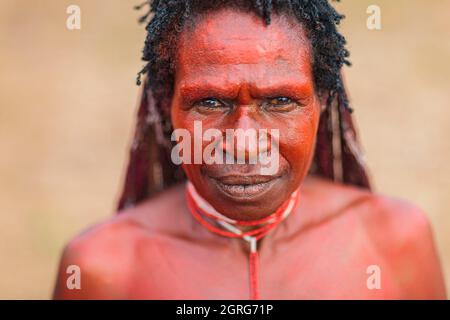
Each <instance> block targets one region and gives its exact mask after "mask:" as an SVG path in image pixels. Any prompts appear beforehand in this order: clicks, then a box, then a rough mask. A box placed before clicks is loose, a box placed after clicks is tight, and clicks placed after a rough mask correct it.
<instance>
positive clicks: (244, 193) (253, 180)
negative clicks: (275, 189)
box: [210, 175, 279, 201]
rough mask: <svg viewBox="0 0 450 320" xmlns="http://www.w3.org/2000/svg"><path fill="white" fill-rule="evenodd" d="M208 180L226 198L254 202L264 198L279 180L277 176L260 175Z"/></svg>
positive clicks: (231, 176) (232, 176)
mask: <svg viewBox="0 0 450 320" xmlns="http://www.w3.org/2000/svg"><path fill="white" fill-rule="evenodd" d="M210 178H211V179H212V180H213V181H214V183H215V185H216V186H217V188H218V189H219V190H220V191H221V192H222V193H223V194H224V195H225V196H226V197H228V198H232V199H233V200H238V201H239V200H240V201H242V200H244V201H249V200H256V198H259V197H262V196H264V194H265V193H267V192H268V191H269V190H270V189H271V187H272V186H273V185H274V184H275V183H276V182H277V180H278V179H279V177H277V176H260V175H258V176H245V175H229V176H223V177H218V178H214V177H210Z"/></svg>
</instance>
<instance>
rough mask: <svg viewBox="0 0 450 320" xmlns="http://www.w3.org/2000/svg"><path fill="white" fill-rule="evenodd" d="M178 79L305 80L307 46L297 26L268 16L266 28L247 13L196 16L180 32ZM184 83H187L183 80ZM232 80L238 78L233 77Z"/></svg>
mask: <svg viewBox="0 0 450 320" xmlns="http://www.w3.org/2000/svg"><path fill="white" fill-rule="evenodd" d="M176 60H177V64H176V73H177V78H178V77H180V76H181V77H183V78H186V77H187V78H189V77H194V78H196V77H199V76H203V77H208V76H210V77H212V78H215V77H218V76H219V77H220V76H223V74H224V73H226V74H227V79H229V80H233V79H230V78H233V77H241V78H242V77H245V76H253V77H258V78H261V77H262V78H264V77H265V78H267V76H266V75H267V74H268V73H270V75H271V78H272V79H273V78H276V77H277V76H280V77H283V76H284V77H286V76H287V75H289V76H291V77H299V78H304V77H305V76H310V70H311V55H310V43H309V40H308V39H307V37H306V34H305V32H304V29H303V27H302V25H301V24H300V23H298V22H297V21H295V20H294V19H293V18H290V17H287V16H285V15H277V14H273V15H272V22H271V24H270V25H265V23H264V22H263V19H261V18H260V17H258V16H256V15H255V14H252V13H244V12H241V11H237V10H236V9H222V10H220V11H217V12H213V13H209V14H206V15H202V16H199V17H197V18H196V19H195V21H194V22H192V24H191V25H190V26H188V27H187V28H186V29H185V30H184V32H182V33H181V36H180V40H179V43H178V50H177V59H176ZM185 80H186V79H185ZM236 80H237V79H236Z"/></svg>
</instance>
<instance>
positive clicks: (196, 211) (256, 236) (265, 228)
mask: <svg viewBox="0 0 450 320" xmlns="http://www.w3.org/2000/svg"><path fill="white" fill-rule="evenodd" d="M299 194H300V193H299V190H298V189H297V190H296V191H294V192H293V193H292V194H291V196H290V197H289V199H287V200H286V201H285V202H284V203H283V204H282V205H281V206H280V207H279V208H278V209H277V211H275V212H274V213H272V214H271V215H269V216H267V217H265V218H263V219H258V220H251V221H239V220H233V219H230V218H228V217H226V216H224V215H222V214H220V213H219V212H217V211H216V210H215V209H214V208H213V207H212V206H211V205H210V204H209V203H208V202H207V201H206V200H205V199H203V198H202V197H201V196H200V195H199V194H198V192H197V190H196V189H195V187H194V185H193V184H192V183H190V182H188V183H187V186H186V198H187V204H188V207H189V210H190V212H191V213H192V215H193V216H194V217H195V219H196V220H197V221H198V222H199V223H200V224H201V225H202V226H204V227H205V228H207V229H208V230H209V231H211V232H214V233H216V234H219V235H221V236H224V237H230V238H241V239H243V240H245V241H247V242H248V243H249V245H250V254H249V273H250V299H253V300H257V299H259V283H258V260H259V259H258V249H257V242H258V240H260V239H261V238H263V237H264V236H265V235H267V234H268V233H269V232H270V231H271V230H273V229H274V228H275V227H276V226H277V225H278V224H279V223H280V222H281V221H283V220H284V219H285V218H286V217H287V216H288V215H289V214H290V213H291V212H292V211H293V210H294V209H295V207H296V206H297V204H298V199H299ZM206 218H209V219H210V220H207V219H206ZM211 220H213V221H216V222H217V223H218V224H219V225H220V226H221V227H222V228H219V227H216V226H215V225H214V224H212V221H211ZM236 226H255V227H256V226H258V227H256V228H255V229H252V230H250V231H242V230H241V229H239V228H237V227H236Z"/></svg>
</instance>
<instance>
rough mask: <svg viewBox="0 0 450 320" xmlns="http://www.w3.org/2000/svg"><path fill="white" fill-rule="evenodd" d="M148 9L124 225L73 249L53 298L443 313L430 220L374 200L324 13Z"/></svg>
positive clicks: (291, 1) (322, 2)
mask: <svg viewBox="0 0 450 320" xmlns="http://www.w3.org/2000/svg"><path fill="white" fill-rule="evenodd" d="M146 4H148V5H149V6H150V10H149V12H148V14H147V15H145V16H144V17H143V18H142V21H146V19H147V18H148V17H150V16H152V17H151V19H150V22H149V23H148V26H147V31H148V35H147V39H146V43H145V48H144V56H143V59H144V60H145V61H147V62H148V64H147V65H146V66H145V67H144V69H143V70H142V71H141V72H140V73H139V77H138V83H140V82H141V75H146V78H145V80H144V88H143V93H142V99H141V104H140V110H139V115H138V127H137V131H136V138H135V141H134V143H133V146H132V151H131V158H130V165H129V168H128V174H127V179H126V184H125V189H124V193H123V195H122V198H121V201H120V205H119V207H120V208H119V209H120V210H119V211H120V212H119V213H120V214H119V215H117V216H115V217H113V218H111V219H110V220H108V221H105V222H104V223H102V224H100V225H97V226H95V227H93V228H91V229H90V230H88V231H86V232H85V233H82V234H81V235H79V236H78V237H76V238H75V239H73V240H72V241H71V242H70V243H69V244H68V246H67V247H66V249H65V251H64V254H63V257H62V261H61V266H60V273H59V276H58V281H57V284H56V289H55V298H58V299H86V298H94V299H117V298H119V299H248V298H251V299H342V298H344V299H403V298H408V299H414V298H425V299H436V298H439V299H440V298H445V288H444V285H443V279H442V272H441V269H440V266H439V260H438V257H437V254H436V250H435V247H434V243H433V239H432V233H431V230H430V227H429V224H428V221H427V219H426V218H425V215H424V213H423V212H421V211H420V210H419V209H417V208H415V207H413V206H411V205H410V204H407V203H405V202H402V201H399V200H395V199H391V198H389V197H386V196H382V195H379V194H375V193H372V192H371V191H370V186H369V182H368V178H367V173H366V168H365V166H364V161H363V158H362V157H361V153H360V151H359V144H358V142H357V139H356V134H355V130H354V128H353V124H352V119H351V115H350V112H351V109H350V107H349V105H348V100H347V95H346V92H345V89H344V85H343V82H342V77H341V74H342V70H341V69H342V67H343V65H346V64H349V63H348V61H347V57H348V51H347V50H346V49H345V39H344V37H343V36H342V35H340V33H339V32H338V31H337V28H336V27H337V25H338V24H339V21H340V20H341V19H342V16H341V15H339V14H338V13H337V12H336V11H335V10H334V9H333V8H332V7H331V6H330V4H329V3H328V2H327V1H326V0H315V1H303V0H297V1H296V0H285V1H282V0H279V1H270V0H259V1H241V0H230V1H199V0H185V1H163V0H161V1H153V2H151V3H145V4H143V5H142V6H145V5H146ZM199 128H200V129H199ZM196 130H197V131H198V130H200V132H201V135H200V137H198V135H197V136H196ZM208 130H210V131H208ZM228 130H232V131H231V132H232V134H231V136H228V137H231V138H229V139H226V138H224V139H219V138H223V137H225V136H226V134H227V133H228V132H229V131H228ZM261 130H262V131H261ZM207 132H210V133H211V132H216V133H217V132H218V135H215V136H214V135H210V136H209V138H206V139H205V134H206V133H207ZM235 132H257V133H261V132H264V133H266V140H264V143H260V142H261V141H262V140H261V139H260V137H259V136H258V138H257V140H255V142H256V143H253V144H252V143H251V142H248V141H247V140H245V139H246V138H248V136H247V137H244V143H243V144H240V143H239V141H238V140H239V138H237V135H235ZM267 133H268V134H267ZM206 136H207V134H206ZM213 136H214V137H215V138H216V139H214V137H213ZM180 137H182V138H183V139H181V138H180ZM241 140H242V139H241ZM246 141H247V142H248V143H245V142H246ZM181 142H183V143H185V144H186V143H187V147H186V148H185V149H184V150H183V151H182V152H179V151H180V149H177V151H176V152H174V147H175V145H177V143H178V144H179V143H181ZM207 151H209V153H208V152H207ZM239 152H241V155H243V159H244V160H245V161H244V162H241V163H239V162H238V161H233V160H236V159H238V158H239V156H238V155H236V154H237V153H239ZM263 153H265V154H266V155H271V156H272V155H276V170H274V171H273V172H271V173H270V174H267V173H263V169H264V164H263V163H262V162H261V161H260V162H258V161H257V160H258V159H261V158H260V155H261V154H263ZM208 154H209V155H210V157H211V158H214V157H217V156H224V157H223V158H222V159H224V158H226V159H229V160H232V161H230V162H220V161H216V162H214V161H207V160H206V159H205V158H203V157H202V156H204V155H208ZM174 155H175V156H178V158H176V157H175V158H176V159H175V158H174ZM179 158H182V159H183V160H184V161H180V162H178V160H180V159H179ZM192 158H194V160H199V159H200V161H190V160H192ZM211 158H207V159H209V160H211ZM254 158H255V159H256V161H255V162H251V161H250V159H254ZM214 159H217V158H214ZM186 160H188V161H186ZM179 164H180V165H179ZM186 177H187V179H186ZM186 180H187V181H188V182H187V183H186ZM71 265H76V266H78V267H79V268H80V271H81V274H80V275H81V288H75V289H73V288H68V286H67V276H68V275H67V273H66V270H67V268H68V266H71Z"/></svg>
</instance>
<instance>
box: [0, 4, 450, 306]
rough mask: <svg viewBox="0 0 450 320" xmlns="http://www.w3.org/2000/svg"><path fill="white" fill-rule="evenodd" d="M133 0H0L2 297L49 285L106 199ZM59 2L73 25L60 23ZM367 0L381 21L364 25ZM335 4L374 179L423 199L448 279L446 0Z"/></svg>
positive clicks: (114, 167) (135, 59) (136, 38)
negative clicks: (78, 19)
mask: <svg viewBox="0 0 450 320" xmlns="http://www.w3.org/2000/svg"><path fill="white" fill-rule="evenodd" d="M136 2H139V1H138V0H136V1H123V0H108V1H106V0H96V1H92V0H91V1H88V0H76V1H65V0H64V1H63V0H61V1H55V0H40V1H33V2H30V1H26V0H0V146H1V151H0V226H1V227H0V228H1V230H0V298H13V299H14V298H19V299H24V298H33V299H47V298H49V297H50V295H51V291H52V287H53V282H54V278H55V273H56V268H57V263H58V259H59V255H60V252H61V249H62V247H63V245H64V244H65V243H66V242H67V241H68V240H69V239H70V238H71V237H72V236H74V235H75V234H77V233H78V232H79V231H80V230H82V229H84V228H86V227H87V226H89V225H91V224H93V223H95V222H97V221H99V220H101V219H104V218H106V217H108V216H110V215H111V214H112V212H113V210H114V206H115V202H116V199H117V196H118V193H119V190H120V186H121V181H122V179H123V171H124V167H125V164H126V159H127V149H128V145H129V143H130V140H131V137H132V131H133V124H134V116H135V112H136V108H135V104H136V96H137V91H138V88H137V87H136V86H135V85H134V79H135V73H136V72H137V71H138V70H139V68H140V67H141V62H140V60H139V58H140V50H141V47H142V45H143V39H144V31H143V29H142V28H141V27H140V26H138V25H137V23H136V18H137V13H136V12H134V11H133V10H132V6H133V5H134V4H136ZM70 4H77V5H79V6H80V7H81V10H82V29H81V30H80V31H68V30H67V29H66V27H65V21H66V18H67V15H66V8H67V6H68V5H70ZM370 4H378V5H379V6H380V7H381V9H382V19H383V20H382V27H383V28H382V30H381V31H369V30H368V29H367V28H366V18H367V14H366V9H367V7H368V6H369V5H370ZM338 8H339V9H340V10H341V11H343V12H344V13H345V14H346V15H347V20H346V21H345V22H344V24H343V26H342V27H343V31H344V33H345V34H346V36H347V38H348V40H349V47H350V50H351V52H352V61H353V64H354V66H353V67H352V68H350V69H347V71H346V77H347V82H348V85H349V88H350V92H351V97H352V101H353V105H354V108H355V109H356V113H355V116H356V118H357V120H358V126H359V129H360V130H359V131H360V134H361V139H362V141H363V143H364V147H365V150H366V153H367V158H368V161H369V165H370V168H371V169H372V175H373V176H374V178H375V179H374V180H375V185H376V188H377V190H379V191H381V192H383V193H387V194H391V195H394V196H397V197H401V198H405V199H408V200H410V201H412V202H414V203H415V204H417V205H419V206H420V207H422V208H424V209H425V210H426V211H427V213H428V215H429V217H430V220H431V222H432V224H433V227H434V231H435V237H436V240H437V244H438V249H439V251H440V254H441V259H442V263H443V266H444V268H445V272H446V276H447V284H448V285H447V286H448V287H449V288H450V281H449V280H450V235H449V228H450V215H449V212H448V211H449V209H450V200H449V196H450V167H449V161H450V145H449V142H448V141H449V140H448V139H449V137H450V106H449V102H450V62H449V60H450V41H449V40H450V20H449V17H448V13H449V12H450V1H443V0H442V1H425V0H417V1H414V2H411V1H406V0H397V1H387V0H383V1H382V0H370V1H367V0H346V1H344V3H342V4H338Z"/></svg>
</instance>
